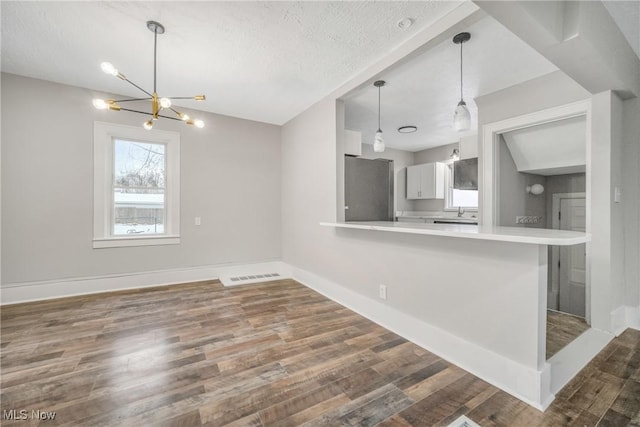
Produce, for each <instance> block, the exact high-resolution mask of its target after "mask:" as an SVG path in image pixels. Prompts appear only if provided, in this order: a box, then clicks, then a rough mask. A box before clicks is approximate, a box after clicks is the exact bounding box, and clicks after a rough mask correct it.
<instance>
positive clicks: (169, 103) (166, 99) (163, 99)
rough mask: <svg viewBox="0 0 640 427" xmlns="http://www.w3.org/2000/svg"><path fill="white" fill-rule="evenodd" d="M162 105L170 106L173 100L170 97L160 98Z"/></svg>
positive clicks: (163, 106) (164, 106)
mask: <svg viewBox="0 0 640 427" xmlns="http://www.w3.org/2000/svg"><path fill="white" fill-rule="evenodd" d="M160 106H161V107H162V108H170V107H171V100H170V99H169V98H160Z"/></svg>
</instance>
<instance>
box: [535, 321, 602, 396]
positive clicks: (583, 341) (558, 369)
mask: <svg viewBox="0 0 640 427" xmlns="http://www.w3.org/2000/svg"><path fill="white" fill-rule="evenodd" d="M613 338H614V337H613V335H611V334H610V333H608V332H604V331H601V330H598V329H594V328H590V329H587V330H586V331H584V332H583V333H582V334H581V335H580V336H579V337H578V338H576V339H575V340H573V341H571V342H570V343H569V344H567V345H566V346H565V347H564V348H563V349H562V350H560V351H559V352H558V353H556V354H554V355H553V356H552V357H551V358H550V359H549V360H547V364H549V365H550V366H551V393H558V392H559V391H560V390H561V389H562V387H564V386H565V385H566V384H567V383H568V382H569V381H571V379H572V378H573V377H575V376H576V374H577V373H578V372H580V370H581V369H582V368H584V367H585V366H587V363H589V362H590V361H591V359H593V358H594V357H595V356H596V355H597V354H598V353H599V352H600V351H601V350H602V349H603V348H604V347H605V346H606V345H607V344H608V343H609V342H610V341H611V340H612V339H613Z"/></svg>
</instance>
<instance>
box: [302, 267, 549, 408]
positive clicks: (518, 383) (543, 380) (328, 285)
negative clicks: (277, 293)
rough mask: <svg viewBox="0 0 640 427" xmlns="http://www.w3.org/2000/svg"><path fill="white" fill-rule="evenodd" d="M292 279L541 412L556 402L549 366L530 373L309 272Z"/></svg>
mask: <svg viewBox="0 0 640 427" xmlns="http://www.w3.org/2000/svg"><path fill="white" fill-rule="evenodd" d="M292 277H293V279H294V280H297V281H298V282H300V283H302V284H304V285H305V286H307V287H309V288H311V289H313V290H315V291H317V292H319V293H321V294H322V295H324V296H326V297H327V298H330V299H332V300H334V301H336V302H337V303H339V304H341V305H343V306H345V307H347V308H349V309H350V310H353V311H355V312H356V313H358V314H360V315H362V316H364V317H366V318H367V319H369V320H371V321H373V322H375V323H377V324H379V325H381V326H383V327H384V328H386V329H389V330H390V331H393V332H395V333H396V334H398V335H400V336H402V337H404V338H406V339H407V340H409V341H411V342H413V343H415V344H417V345H419V346H421V347H423V348H425V349H427V350H429V351H431V352H432V353H434V354H437V355H438V356H440V357H442V358H443V359H446V360H447V361H449V362H451V363H454V364H455V365H457V366H459V367H461V368H462V369H465V370H467V371H469V372H471V373H472V374H473V375H475V376H477V377H479V378H481V379H483V380H485V381H487V382H488V383H491V384H493V385H495V386H496V387H498V388H500V389H502V390H504V391H505V392H507V393H509V394H511V395H513V396H515V397H517V398H518V399H520V400H522V401H523V402H525V403H527V404H529V405H531V406H533V407H534V408H536V409H538V410H541V411H544V410H545V409H546V408H547V407H548V406H549V405H550V404H551V402H552V401H553V399H554V398H555V396H554V395H553V394H550V393H549V385H550V369H549V365H548V364H544V366H543V368H542V370H541V371H537V370H535V369H531V368H529V367H527V366H524V365H522V364H519V363H517V362H514V361H513V360H511V359H508V358H506V357H504V356H501V355H499V354H497V353H494V352H492V351H490V350H488V349H486V348H483V347H480V346H478V345H476V344H474V343H471V342H468V341H465V340H463V339H462V338H459V337H457V336H455V335H453V334H450V333H449V332H446V331H445V330H443V329H439V328H436V327H434V326H432V325H430V324H428V323H425V322H423V321H421V320H420V319H417V318H415V317H413V316H410V315H408V314H405V313H403V312H401V311H398V310H396V309H394V308H391V307H389V306H388V305H385V304H382V303H380V302H378V301H375V300H372V299H370V298H367V297H365V296H363V295H361V294H359V293H356V292H354V291H352V290H350V289H348V288H345V287H343V286H340V285H339V284H337V283H335V282H332V281H330V280H328V279H325V278H322V277H320V276H317V275H316V274H314V273H311V272H308V271H306V270H303V269H300V268H296V267H293V266H292Z"/></svg>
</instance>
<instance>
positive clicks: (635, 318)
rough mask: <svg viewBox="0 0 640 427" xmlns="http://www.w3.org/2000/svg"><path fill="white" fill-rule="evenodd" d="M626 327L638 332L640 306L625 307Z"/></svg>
mask: <svg viewBox="0 0 640 427" xmlns="http://www.w3.org/2000/svg"><path fill="white" fill-rule="evenodd" d="M625 317H626V320H627V327H629V328H633V329H637V330H639V331H640V305H639V306H637V307H630V306H626V314H625Z"/></svg>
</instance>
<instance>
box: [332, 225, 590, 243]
mask: <svg viewBox="0 0 640 427" xmlns="http://www.w3.org/2000/svg"><path fill="white" fill-rule="evenodd" d="M320 225H322V226H325V227H337V228H353V229H360V230H374V231H390V232H394V233H408V234H426V235H432V236H445V237H458V238H463V239H479V240H494V241H499V242H513V243H530V244H534V245H558V246H571V245H577V244H580V243H586V242H588V241H590V240H591V235H590V234H587V233H581V232H578V231H566V230H550V229H546V228H524V227H499V226H478V225H469V224H415V223H407V222H391V221H365V222H346V223H345V222H321V223H320Z"/></svg>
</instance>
